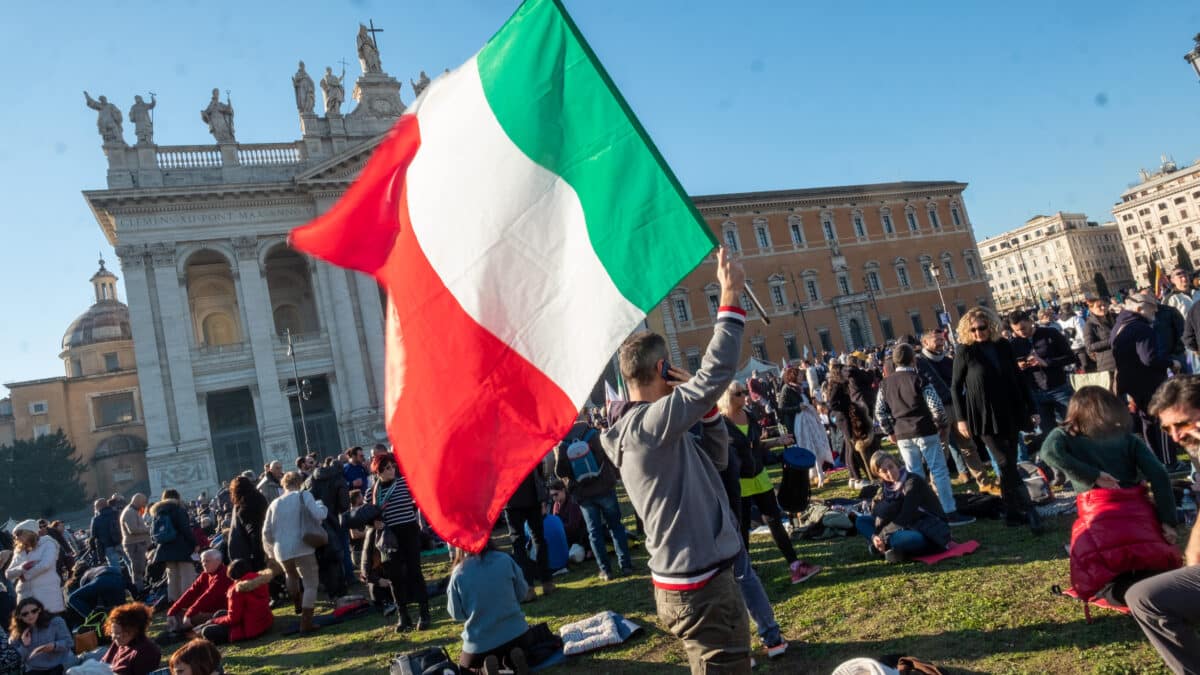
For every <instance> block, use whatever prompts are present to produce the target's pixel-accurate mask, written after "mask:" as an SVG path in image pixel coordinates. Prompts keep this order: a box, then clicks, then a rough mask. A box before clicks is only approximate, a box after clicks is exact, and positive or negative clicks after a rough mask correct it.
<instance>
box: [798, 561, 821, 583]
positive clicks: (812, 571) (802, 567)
mask: <svg viewBox="0 0 1200 675" xmlns="http://www.w3.org/2000/svg"><path fill="white" fill-rule="evenodd" d="M822 569H824V568H822V567H821V566H820V565H809V564H807V563H805V562H802V561H800V560H797V561H796V562H794V563H792V564H791V571H792V583H793V584H798V583H801V582H805V581H808V580H809V579H811V578H812V577H813V576H814V575H816V574H817V573H818V572H820V571H821V570H822Z"/></svg>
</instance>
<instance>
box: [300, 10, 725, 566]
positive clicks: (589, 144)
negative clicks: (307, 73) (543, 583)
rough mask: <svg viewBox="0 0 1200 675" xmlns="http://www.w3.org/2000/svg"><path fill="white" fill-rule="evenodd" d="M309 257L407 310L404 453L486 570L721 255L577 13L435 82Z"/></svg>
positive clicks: (397, 406) (392, 352) (452, 533)
mask: <svg viewBox="0 0 1200 675" xmlns="http://www.w3.org/2000/svg"><path fill="white" fill-rule="evenodd" d="M291 240H292V245H293V246H294V247H295V248H296V249H297V250H300V251H304V252H307V253H310V254H312V255H314V256H316V257H319V258H322V259H324V260H326V261H328V262H330V263H333V264H335V265H339V266H342V267H347V268H350V269H354V270H358V271H361V272H365V273H368V274H371V275H373V276H374V277H375V278H376V279H377V280H378V281H379V283H380V284H382V285H383V286H384V288H385V289H386V290H387V294H388V311H387V328H386V331H387V334H386V337H385V340H386V345H387V366H386V368H387V373H386V378H385V379H386V402H385V405H386V410H385V414H386V417H387V428H388V434H389V436H390V438H391V441H392V443H393V446H394V449H395V454H396V457H397V459H398V461H399V463H400V468H401V470H402V471H403V473H404V475H405V477H406V478H407V480H408V484H409V487H410V489H411V490H412V493H413V497H414V499H415V500H416V502H417V504H418V506H419V507H420V508H421V510H422V512H423V513H424V514H425V516H426V518H427V519H428V521H429V522H430V524H431V525H432V526H433V528H434V529H435V530H436V531H437V532H438V533H439V534H440V535H441V536H442V537H444V538H445V539H446V540H447V541H449V542H450V543H451V544H453V545H455V546H458V547H461V548H466V549H468V550H472V551H478V550H480V549H482V548H483V546H484V545H485V544H486V543H487V541H488V537H489V536H490V534H491V529H492V524H493V523H494V522H495V520H496V518H497V517H498V516H499V515H500V512H501V511H502V510H503V508H504V506H505V504H506V503H507V501H508V499H509V497H510V496H511V495H512V493H513V492H514V490H516V488H517V486H518V485H519V484H520V483H521V481H522V480H523V479H524V478H525V477H526V476H527V475H528V474H529V472H530V471H531V470H532V469H533V468H534V467H535V466H536V465H537V464H538V462H539V461H540V460H541V459H542V458H543V457H544V456H545V455H546V453H547V452H549V451H550V450H551V449H552V448H553V447H554V446H555V444H556V443H558V442H559V441H560V440H561V439H562V437H563V436H564V435H565V434H566V433H567V431H568V430H569V429H570V427H571V425H572V423H573V422H574V420H575V418H576V415H577V411H578V410H579V409H580V408H581V407H582V405H583V404H584V402H585V401H586V400H587V397H588V395H589V393H590V392H591V391H592V387H593V385H594V384H595V383H596V380H597V378H598V377H599V376H600V373H601V372H602V370H603V369H604V366H605V364H606V363H607V362H608V360H609V359H610V358H611V357H612V355H613V352H614V351H615V350H616V349H617V348H618V347H619V346H620V344H621V342H622V340H624V338H625V337H626V336H628V335H629V334H630V332H632V331H633V330H634V329H636V328H637V327H638V325H639V324H640V323H641V322H642V320H643V319H644V318H645V316H646V313H647V312H648V311H650V309H651V308H653V307H654V306H655V305H656V304H657V303H658V302H659V301H661V299H662V298H663V297H664V296H665V295H666V294H667V293H668V292H669V291H670V290H671V289H672V288H674V286H675V284H677V283H678V282H679V280H680V279H682V278H683V277H684V276H685V275H686V274H687V273H688V272H690V271H691V270H692V269H693V268H695V266H696V265H697V264H699V262H700V261H701V260H702V259H703V258H704V256H706V255H707V254H708V253H709V252H710V251H711V250H712V248H713V245H714V243H715V242H714V240H713V237H712V235H711V233H710V232H709V230H708V228H707V227H706V226H705V224H704V222H703V221H702V220H701V218H700V216H699V214H698V213H697V212H696V210H695V207H694V206H693V205H692V203H691V201H690V200H689V199H688V196H687V195H686V194H685V193H684V191H683V189H682V188H681V187H680V185H679V182H678V180H676V178H675V176H674V175H673V174H672V173H671V171H670V169H669V168H668V167H667V165H666V163H665V162H664V161H663V159H662V157H661V156H660V155H659V153H658V151H657V150H656V149H655V147H654V145H653V143H652V142H651V141H650V138H649V137H648V136H647V135H646V132H645V130H644V129H643V128H642V127H641V125H640V124H639V123H638V121H637V120H636V119H635V118H634V116H633V113H632V112H631V111H630V109H629V106H628V105H627V104H626V103H625V100H624V99H623V98H622V97H621V95H620V93H619V92H618V91H617V89H616V87H615V86H614V85H613V83H612V80H611V79H610V78H609V77H608V74H607V73H605V71H604V69H603V68H602V67H601V65H600V63H599V62H598V61H597V59H596V56H595V54H593V53H592V50H591V48H589V47H588V45H587V43H586V42H585V41H584V39H583V36H582V35H581V34H580V32H579V29H578V28H577V27H576V26H575V24H574V23H573V22H572V21H571V19H570V17H569V16H568V15H567V13H566V11H565V9H564V8H563V7H562V5H561V3H560V2H559V0H527V2H525V3H524V4H523V5H521V7H520V8H519V9H518V10H517V11H516V13H515V14H514V15H513V16H512V17H511V18H510V19H509V20H508V22H507V23H505V24H504V26H503V27H502V28H501V29H500V31H499V32H498V33H496V35H495V36H494V37H492V39H491V40H489V41H488V43H487V44H486V45H484V47H483V49H482V50H480V51H479V53H477V54H476V55H475V56H474V57H472V58H471V59H470V60H468V61H467V62H466V63H464V64H463V65H462V66H460V67H459V68H457V69H456V70H454V71H453V72H450V73H446V74H444V75H442V76H441V77H439V78H438V79H437V80H435V81H434V82H433V83H432V84H430V85H429V87H428V88H427V89H426V90H425V91H424V92H423V93H422V95H421V97H420V98H418V99H417V101H416V102H415V103H414V104H413V105H412V107H411V108H410V109H409V110H408V111H407V112H406V113H405V114H404V115H403V116H402V117H401V118H400V119H399V120H398V121H397V123H396V125H395V127H394V128H393V129H392V130H391V131H390V132H389V134H388V135H387V137H386V138H384V139H383V140H382V142H381V143H380V144H379V146H378V147H377V148H376V150H375V151H374V154H373V155H372V156H371V159H370V160H369V161H368V162H367V164H366V166H365V167H364V168H363V170H362V172H361V174H360V175H359V177H358V179H357V180H356V181H355V182H354V184H353V185H351V186H350V188H349V189H348V190H347V191H346V193H345V195H343V197H342V198H341V200H340V201H338V202H337V203H336V204H335V205H334V206H333V207H332V208H331V209H330V210H329V211H328V212H327V213H325V214H324V215H322V216H320V217H318V218H317V219H316V220H315V221H313V222H311V223H309V224H307V225H304V226H302V227H299V228H297V229H296V230H294V231H293V232H292V235H291Z"/></svg>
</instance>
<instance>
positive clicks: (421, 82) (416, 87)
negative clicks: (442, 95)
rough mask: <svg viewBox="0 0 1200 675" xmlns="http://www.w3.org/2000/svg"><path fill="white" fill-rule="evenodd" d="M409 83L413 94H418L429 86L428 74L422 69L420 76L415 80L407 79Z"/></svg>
mask: <svg viewBox="0 0 1200 675" xmlns="http://www.w3.org/2000/svg"><path fill="white" fill-rule="evenodd" d="M409 83H410V84H412V88H413V95H415V96H420V95H421V92H423V91H425V87H428V86H429V76H428V75H426V74H425V71H423V70H422V71H421V77H420V78H419V79H418V80H417V81H416V82H413V81H412V80H409Z"/></svg>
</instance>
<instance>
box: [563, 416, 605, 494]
mask: <svg viewBox="0 0 1200 675" xmlns="http://www.w3.org/2000/svg"><path fill="white" fill-rule="evenodd" d="M595 435H596V430H595V429H588V430H587V431H585V432H583V436H582V437H580V438H577V439H575V440H573V441H571V444H570V445H568V446H567V461H568V462H570V463H571V473H573V474H575V480H576V481H578V482H579V483H586V482H588V481H590V480H593V479H596V478H599V477H600V462H599V460H597V459H596V455H595V453H593V452H592V446H591V445H590V444H589V443H588V441H589V440H591V438H592V437H593V436H595Z"/></svg>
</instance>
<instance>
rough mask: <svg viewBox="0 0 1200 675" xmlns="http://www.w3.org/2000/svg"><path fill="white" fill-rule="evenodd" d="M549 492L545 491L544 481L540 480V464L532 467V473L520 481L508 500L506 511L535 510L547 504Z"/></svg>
mask: <svg viewBox="0 0 1200 675" xmlns="http://www.w3.org/2000/svg"><path fill="white" fill-rule="evenodd" d="M548 495H549V492H547V491H546V481H545V480H544V479H543V478H542V472H541V464H538V466H535V467H533V471H530V472H529V475H528V476H526V477H525V480H523V481H521V484H520V485H518V486H517V490H516V492H514V493H513V496H512V497H510V498H509V500H508V505H507V506H505V508H507V509H536V508H538V507H539V506H541V505H542V504H545V503H546V502H547V497H548Z"/></svg>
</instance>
